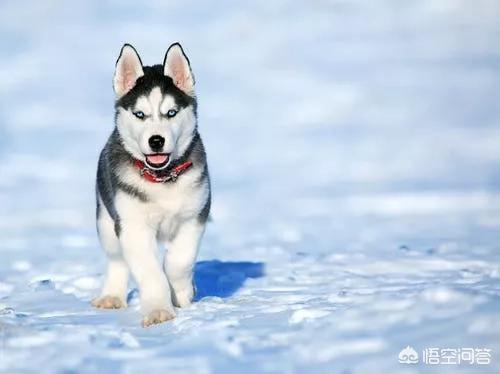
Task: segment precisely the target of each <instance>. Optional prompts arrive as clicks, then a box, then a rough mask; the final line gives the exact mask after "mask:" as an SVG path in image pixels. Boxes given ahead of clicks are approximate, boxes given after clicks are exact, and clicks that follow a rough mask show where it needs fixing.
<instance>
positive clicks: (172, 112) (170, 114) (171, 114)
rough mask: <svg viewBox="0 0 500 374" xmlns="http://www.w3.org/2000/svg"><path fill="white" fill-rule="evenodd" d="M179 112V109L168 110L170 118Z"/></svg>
mask: <svg viewBox="0 0 500 374" xmlns="http://www.w3.org/2000/svg"><path fill="white" fill-rule="evenodd" d="M176 114H177V111H176V110H175V109H170V110H169V111H168V112H167V117H168V118H172V117H175V115H176Z"/></svg>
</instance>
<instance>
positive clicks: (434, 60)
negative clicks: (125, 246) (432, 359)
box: [0, 0, 500, 373]
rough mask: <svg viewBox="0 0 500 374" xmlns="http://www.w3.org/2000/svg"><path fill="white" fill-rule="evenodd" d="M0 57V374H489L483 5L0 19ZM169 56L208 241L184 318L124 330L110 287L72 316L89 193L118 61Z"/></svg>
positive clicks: (57, 13) (388, 4)
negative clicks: (181, 76) (192, 99)
mask: <svg viewBox="0 0 500 374" xmlns="http://www.w3.org/2000/svg"><path fill="white" fill-rule="evenodd" d="M403 4H404V5H403ZM0 40H1V44H2V47H1V49H0V56H1V58H0V82H1V84H0V95H1V96H0V102H1V104H2V105H1V108H2V110H1V111H0V155H1V158H2V162H1V163H0V176H1V178H0V207H1V208H0V256H1V257H0V371H2V372H8V373H11V372H31V371H32V372H37V373H39V372H47V373H49V372H58V373H62V372H66V373H75V372H99V373H102V372H107V371H109V372H116V371H121V372H124V373H136V372H145V373H154V372H161V373H166V372H168V373H174V372H175V373H184V372H188V373H191V372H193V373H213V372H227V373H234V372H238V373H256V372H266V373H294V372H297V373H299V372H300V373H301V372H307V373H315V372H317V373H324V372H344V373H366V372H378V373H380V372H400V371H401V372H406V373H413V372H422V371H432V372H438V371H439V372H450V373H451V372H453V373H454V372H457V371H458V372H471V373H478V372H492V373H494V372H496V373H498V372H500V317H499V316H500V251H499V249H500V244H499V243H500V172H499V164H500V151H499V150H500V126H499V125H500V105H499V103H500V90H499V88H500V69H499V68H500V5H499V3H498V2H497V1H494V0H491V1H488V0H478V1H465V0H456V1H451V0H443V1H435V0H418V1H417V0H410V1H405V2H399V1H393V0H381V1H376V2H372V1H360V0H359V1H345V0H338V1H328V0H321V1H304V2H288V1H269V0H265V1H264V0H262V1H260V0H259V1H252V2H236V1H229V0H227V1H222V2H217V6H215V5H214V4H212V3H209V2H195V1H191V0H186V1H178V2H174V1H172V2H165V1H152V2H148V3H147V4H139V3H138V2H132V1H130V2H129V1H107V2H103V1H81V2H63V1H32V2H29V3H26V2H20V1H4V2H2V4H1V5H0ZM174 41H180V42H182V44H183V46H184V47H185V50H186V52H187V53H188V55H189V57H190V59H191V62H192V66H193V70H194V73H195V75H196V78H197V92H198V97H199V104H200V107H199V117H200V124H199V127H200V131H201V133H202V136H203V138H204V140H205V143H206V148H207V151H208V156H209V165H210V171H211V175H212V180H213V187H214V193H213V213H212V216H213V220H212V222H211V223H210V225H209V227H208V230H207V233H206V236H205V239H204V241H203V245H202V249H201V253H200V258H199V262H198V264H197V266H196V276H195V278H196V284H197V287H198V291H199V292H198V296H197V302H195V303H194V304H193V305H192V306H191V307H189V308H186V309H182V310H179V311H178V317H177V318H176V319H175V320H173V321H171V322H168V323H165V324H162V325H160V326H158V327H154V328H148V329H143V328H141V327H140V316H139V314H138V305H137V301H138V297H137V296H138V295H137V291H136V290H134V287H135V285H133V284H131V291H130V294H129V301H130V304H131V305H130V307H129V308H128V309H127V310H123V311H109V312H108V311H100V310H95V309H93V308H91V307H90V305H89V301H90V299H91V298H92V297H93V296H95V295H96V294H97V293H98V290H99V285H100V282H101V280H102V274H103V270H104V256H103V253H102V252H101V250H100V248H99V245H98V242H97V238H96V234H95V228H94V225H95V223H94V214H95V213H94V175H95V167H96V161H97V157H98V153H99V151H100V148H101V147H102V145H103V144H104V142H105V140H106V138H107V136H108V134H109V133H110V131H111V129H112V126H113V93H112V88H111V78H112V74H113V69H114V62H115V61H116V57H117V55H118V52H119V50H120V47H121V45H122V44H123V43H124V42H130V43H132V44H134V45H135V46H136V48H137V49H138V51H139V52H140V53H141V56H142V59H143V61H144V62H145V63H146V64H153V63H160V62H161V61H162V59H163V55H164V53H165V50H166V49H167V47H168V46H169V45H170V43H171V42H174ZM408 345H409V346H411V347H413V348H414V349H415V350H416V351H417V352H421V351H422V350H423V349H424V348H427V347H440V348H460V347H475V348H490V349H492V359H491V364H490V365H485V366H480V365H464V364H462V365H461V366H456V365H452V366H446V365H440V366H439V367H438V368H436V367H430V366H426V365H425V364H423V363H422V362H421V363H419V364H417V365H403V364H399V363H398V353H399V352H400V350H402V349H403V348H405V347H407V346H408ZM431 369H432V370H431Z"/></svg>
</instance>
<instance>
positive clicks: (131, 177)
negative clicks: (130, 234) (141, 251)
mask: <svg viewBox="0 0 500 374" xmlns="http://www.w3.org/2000/svg"><path fill="white" fill-rule="evenodd" d="M199 174H200V173H199V172H198V171H197V170H190V171H189V172H188V173H185V174H183V175H181V176H180V177H179V178H178V180H177V181H176V182H167V183H152V182H149V181H146V180H144V179H142V178H141V177H137V174H134V173H133V172H132V174H128V178H127V179H128V181H129V182H132V183H134V185H135V186H137V187H138V188H139V189H140V190H141V191H143V192H144V193H145V196H146V197H147V199H146V201H144V202H141V203H140V205H141V208H142V209H140V210H141V213H142V215H143V217H144V219H145V220H146V221H147V223H148V225H149V226H151V227H156V228H157V234H158V237H159V238H160V239H169V238H171V237H172V236H173V235H175V232H176V231H177V229H178V226H179V224H180V223H182V222H183V221H186V220H188V219H193V218H196V217H197V216H198V214H199V212H200V211H201V209H202V208H203V205H204V204H205V201H206V199H207V196H208V188H207V186H205V185H204V184H199V183H196V181H197V180H198V179H199V176H200V175H199Z"/></svg>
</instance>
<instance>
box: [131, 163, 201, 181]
mask: <svg viewBox="0 0 500 374" xmlns="http://www.w3.org/2000/svg"><path fill="white" fill-rule="evenodd" d="M134 165H135V167H136V168H137V169H139V172H140V173H141V175H142V176H143V177H144V179H146V180H147V181H149V182H153V183H166V182H175V181H176V180H177V178H178V177H179V175H181V174H182V173H184V172H185V171H186V170H187V169H189V168H190V167H191V166H193V162H192V161H186V162H184V163H183V164H180V165H178V166H176V167H175V168H173V169H172V170H170V171H169V172H167V173H162V171H161V170H160V171H159V172H155V171H154V170H152V169H150V168H148V167H147V166H146V164H144V162H142V161H140V160H135V161H134Z"/></svg>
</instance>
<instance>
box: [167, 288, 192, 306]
mask: <svg viewBox="0 0 500 374" xmlns="http://www.w3.org/2000/svg"><path fill="white" fill-rule="evenodd" d="M194 294H195V289H194V287H193V286H191V287H188V288H185V289H183V290H176V291H174V292H173V293H172V302H173V304H174V305H175V306H176V307H179V308H185V307H187V306H190V305H191V303H192V301H193V298H194Z"/></svg>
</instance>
